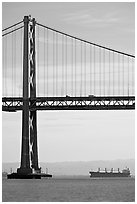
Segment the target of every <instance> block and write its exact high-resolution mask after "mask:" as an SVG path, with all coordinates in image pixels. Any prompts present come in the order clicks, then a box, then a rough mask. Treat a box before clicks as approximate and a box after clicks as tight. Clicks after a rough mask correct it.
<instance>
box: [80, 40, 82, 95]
mask: <svg viewBox="0 0 137 204" xmlns="http://www.w3.org/2000/svg"><path fill="white" fill-rule="evenodd" d="M80 82H81V83H80V96H82V41H81V79H80Z"/></svg>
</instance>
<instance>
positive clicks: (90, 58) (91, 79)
mask: <svg viewBox="0 0 137 204" xmlns="http://www.w3.org/2000/svg"><path fill="white" fill-rule="evenodd" d="M91 54H92V52H91V45H90V53H89V55H90V94H91V86H92V85H91V82H92V79H91V77H92V71H91V69H92V64H91V63H92V62H91V58H92V56H91Z"/></svg>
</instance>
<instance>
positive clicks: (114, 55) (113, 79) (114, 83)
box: [113, 52, 115, 95]
mask: <svg viewBox="0 0 137 204" xmlns="http://www.w3.org/2000/svg"><path fill="white" fill-rule="evenodd" d="M114 56H115V54H114V52H113V95H114V94H115V92H114V89H115V87H114V86H115V82H114V80H115V76H114V74H115V70H114V67H115V66H114V63H115V62H114Z"/></svg>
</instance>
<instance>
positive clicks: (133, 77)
mask: <svg viewBox="0 0 137 204" xmlns="http://www.w3.org/2000/svg"><path fill="white" fill-rule="evenodd" d="M134 79H135V76H134V58H132V95H134V94H135V93H134Z"/></svg>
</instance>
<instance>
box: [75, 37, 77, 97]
mask: <svg viewBox="0 0 137 204" xmlns="http://www.w3.org/2000/svg"><path fill="white" fill-rule="evenodd" d="M76 60H77V57H76V39H75V96H76V94H77V93H76V92H77V87H76V86H77V83H76V74H77V71H76V66H77V65H76Z"/></svg>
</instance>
